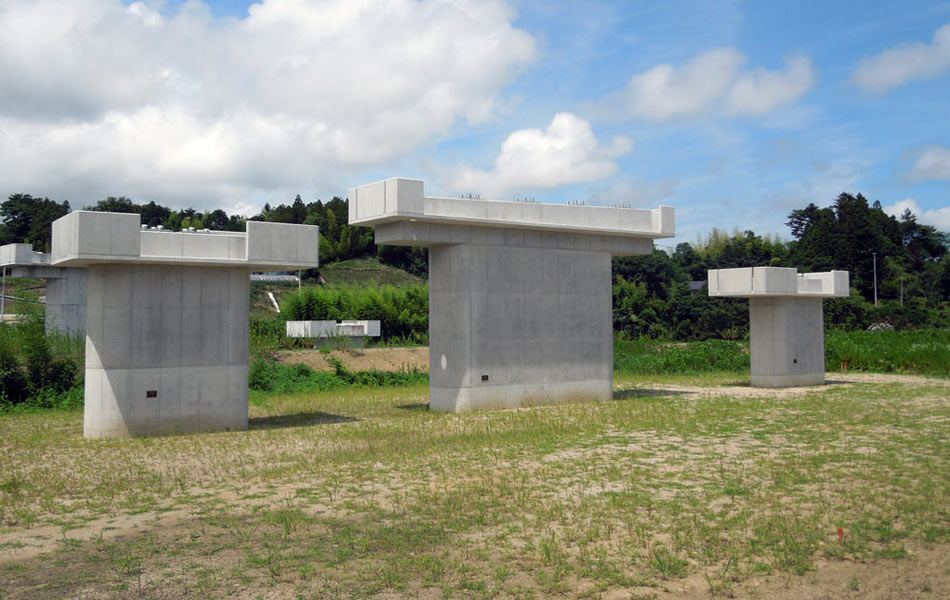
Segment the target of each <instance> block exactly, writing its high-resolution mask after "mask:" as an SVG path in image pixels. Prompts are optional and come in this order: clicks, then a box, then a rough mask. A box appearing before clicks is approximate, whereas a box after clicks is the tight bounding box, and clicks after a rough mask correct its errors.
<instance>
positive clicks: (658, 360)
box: [614, 337, 749, 375]
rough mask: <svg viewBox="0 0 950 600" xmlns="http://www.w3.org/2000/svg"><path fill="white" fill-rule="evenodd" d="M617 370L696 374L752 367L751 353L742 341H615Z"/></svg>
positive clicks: (645, 372) (656, 373) (624, 371)
mask: <svg viewBox="0 0 950 600" xmlns="http://www.w3.org/2000/svg"><path fill="white" fill-rule="evenodd" d="M614 369H615V370H617V371H620V372H623V373H630V374H635V375H661V374H674V373H675V374H681V375H695V374H698V373H712V372H716V371H726V372H730V373H741V372H743V371H748V370H749V352H748V350H747V349H746V346H745V345H744V344H742V343H740V342H733V341H726V340H706V341H703V342H688V343H686V342H683V343H669V342H658V341H656V340H652V339H650V338H646V337H644V338H640V339H636V340H616V341H614Z"/></svg>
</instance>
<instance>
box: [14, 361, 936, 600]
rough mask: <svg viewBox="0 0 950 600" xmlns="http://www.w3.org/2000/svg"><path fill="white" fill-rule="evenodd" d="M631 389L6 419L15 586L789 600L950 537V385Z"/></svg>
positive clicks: (259, 593) (197, 593)
mask: <svg viewBox="0 0 950 600" xmlns="http://www.w3.org/2000/svg"><path fill="white" fill-rule="evenodd" d="M703 377H707V376H703ZM742 379H743V377H742V376H741V375H733V376H732V379H731V380H730V383H732V384H735V383H738V382H740V381H741V380H742ZM628 381H629V383H628V384H627V385H626V386H625V387H624V388H622V389H620V390H618V394H617V396H618V399H617V400H615V401H613V402H602V403H582V404H571V405H560V406H549V407H543V408H536V409H527V410H517V411H496V412H487V413H479V414H464V415H446V414H438V413H432V412H429V411H427V410H426V407H425V402H426V387H425V386H424V385H407V386H400V387H391V388H376V387H363V388H346V389H340V390H333V391H329V392H310V393H305V394H293V395H282V394H269V395H267V396H262V397H261V398H260V401H259V402H257V403H256V404H255V405H253V406H252V407H251V415H250V416H251V418H250V430H249V431H245V432H222V433H212V434H201V435H178V436H176V435H172V436H164V437H157V438H141V439H133V440H98V441H95V442H94V443H92V442H90V441H89V440H83V439H81V437H80V433H81V428H82V423H81V420H82V419H81V415H79V414H78V413H76V412H66V411H48V412H47V413H45V414H15V415H10V414H6V415H0V439H2V443H3V447H4V449H5V452H4V453H3V456H2V457H0V461H2V462H0V522H3V523H4V528H3V530H2V531H0V548H3V549H4V550H6V551H7V552H6V553H4V554H3V555H2V556H3V558H2V559H0V596H2V597H4V598H7V599H14V598H35V597H64V598H73V597H100V596H102V597H179V596H189V597H192V596H194V597H202V598H226V597H233V596H241V597H249V598H256V597H264V598H267V597H290V598H295V597H299V598H305V599H308V600H309V599H311V598H324V597H340V598H365V597H373V596H383V597H388V598H407V597H437V598H438V597H465V598H487V597H508V598H546V597H552V596H557V597H594V598H596V597H600V596H602V595H608V593H609V594H611V595H618V596H619V595H627V596H634V595H639V597H644V598H646V597H653V595H661V594H662V592H663V590H665V589H672V588H677V587H678V586H680V585H683V584H684V583H686V581H687V580H684V579H682V578H683V577H691V578H692V579H690V580H689V581H691V582H692V583H690V585H697V584H696V583H695V582H697V581H698V582H700V583H699V584H698V585H702V582H703V581H705V582H706V584H707V585H708V586H709V589H710V590H711V591H714V592H715V593H716V594H717V595H720V596H725V597H728V596H730V595H731V594H733V593H736V594H737V595H740V596H745V595H748V592H749V590H750V589H751V590H752V591H755V592H756V593H759V594H760V595H761V596H762V597H770V596H771V594H770V591H773V592H774V593H775V594H778V593H784V594H785V595H788V594H789V593H793V592H789V591H788V590H787V589H786V586H792V587H791V589H792V590H794V589H795V587H794V586H796V585H798V583H797V582H799V581H801V580H799V579H797V578H798V577H799V575H800V574H805V578H806V579H808V578H810V577H811V576H812V575H813V573H814V569H816V568H817V567H818V565H819V564H820V563H821V562H826V561H834V562H836V563H839V564H840V562H841V561H843V562H844V563H846V564H851V565H858V564H862V563H865V562H874V563H875V566H874V568H875V569H886V568H892V569H895V570H901V569H906V568H911V567H912V566H913V564H916V561H915V562H914V563H906V562H905V563H902V564H901V565H900V566H896V567H895V566H891V567H889V566H888V565H889V564H891V563H889V561H890V560H892V559H893V558H894V557H901V556H905V555H908V554H909V553H912V554H913V555H914V556H918V557H921V561H922V562H923V564H930V563H926V561H925V560H924V558H922V557H930V558H928V559H927V560H936V559H935V557H937V556H940V553H941V552H945V548H946V547H947V546H946V545H947V544H948V543H950V517H948V515H947V511H946V498H947V497H948V495H950V479H948V477H947V476H946V475H945V474H946V473H948V472H950V454H948V452H947V445H946V440H947V439H948V436H950V430H948V424H950V402H948V398H950V394H948V390H950V388H948V387H947V386H948V384H947V383H946V382H944V381H934V382H923V381H921V382H917V383H913V382H911V383H901V384H898V383H887V382H881V381H874V382H866V383H862V382H861V381H860V380H858V382H857V383H854V384H852V385H847V386H835V387H831V388H823V389H820V390H815V391H811V392H808V393H795V394H787V395H779V394H777V393H776V392H774V391H761V393H760V392H759V391H755V390H750V389H749V388H744V387H741V386H739V387H736V386H735V385H726V386H719V387H706V388H704V390H703V391H702V392H701V393H698V392H696V391H695V390H694V391H689V390H690V389H692V388H690V387H689V386H695V385H705V386H708V385H709V382H710V381H716V382H720V380H718V379H716V378H714V377H707V380H705V381H704V380H703V378H702V377H699V378H697V377H690V378H688V379H687V380H685V381H688V382H689V386H685V387H684V386H682V385H679V386H677V380H676V379H675V378H668V379H667V385H666V386H654V385H653V381H654V378H653V377H652V376H651V377H639V378H637V377H632V378H630V379H629V380H628ZM677 390H680V391H677ZM940 473H944V475H940ZM839 528H841V530H842V532H843V533H842V537H841V538H840V539H839V536H838V529H839ZM885 559H886V560H885ZM933 564H938V563H933ZM902 572H903V571H902ZM696 576H699V577H696ZM850 577H851V575H850V574H849V575H847V577H846V578H845V579H843V580H841V581H840V582H839V584H838V585H839V587H840V589H842V590H843V589H845V588H846V586H847V585H848V578H850ZM902 578H906V577H904V576H902ZM860 583H861V586H860V587H861V592H862V593H865V592H866V591H867V590H868V589H869V584H868V583H866V582H865V579H864V578H862V579H861V580H860ZM748 586H751V587H748ZM934 589H935V590H937V589H938V588H936V587H935V588H934ZM697 593H703V591H702V590H701V589H700V590H699V591H698V592H697Z"/></svg>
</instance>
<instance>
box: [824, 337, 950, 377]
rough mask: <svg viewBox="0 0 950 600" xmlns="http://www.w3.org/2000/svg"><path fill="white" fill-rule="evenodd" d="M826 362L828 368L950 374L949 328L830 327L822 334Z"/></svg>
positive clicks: (831, 369)
mask: <svg viewBox="0 0 950 600" xmlns="http://www.w3.org/2000/svg"><path fill="white" fill-rule="evenodd" d="M825 362H826V367H827V369H828V370H829V371H833V370H837V369H839V368H848V369H852V370H857V371H873V372H877V373H891V372H896V373H916V374H920V375H931V376H935V377H950V329H921V330H910V331H889V330H882V331H847V332H844V331H832V332H829V333H828V335H827V336H825Z"/></svg>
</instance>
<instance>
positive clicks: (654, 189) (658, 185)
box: [587, 179, 678, 208]
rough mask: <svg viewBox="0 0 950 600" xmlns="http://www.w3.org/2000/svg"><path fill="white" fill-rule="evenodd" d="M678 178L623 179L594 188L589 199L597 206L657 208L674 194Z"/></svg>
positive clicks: (589, 201)
mask: <svg viewBox="0 0 950 600" xmlns="http://www.w3.org/2000/svg"><path fill="white" fill-rule="evenodd" d="M677 183H678V182H677V180H676V179H657V180H646V179H621V180H620V181H617V182H615V183H613V184H612V185H610V186H608V187H607V188H606V189H599V190H594V191H593V192H592V193H591V195H590V197H589V198H588V200H587V203H588V204H592V205H595V206H613V205H616V204H625V205H630V206H631V207H633V208H637V207H649V208H655V207H656V205H657V204H660V203H661V201H662V200H665V199H667V198H669V197H670V196H672V195H673V191H674V190H676V184H677Z"/></svg>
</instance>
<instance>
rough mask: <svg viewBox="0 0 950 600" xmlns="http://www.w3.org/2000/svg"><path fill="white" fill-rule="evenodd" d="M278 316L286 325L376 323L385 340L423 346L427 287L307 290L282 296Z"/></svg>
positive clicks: (426, 329)
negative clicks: (306, 322) (330, 321)
mask: <svg viewBox="0 0 950 600" xmlns="http://www.w3.org/2000/svg"><path fill="white" fill-rule="evenodd" d="M280 316H281V317H283V318H284V319H286V320H288V321H312V320H323V319H329V320H334V321H339V320H342V319H378V320H379V321H380V327H381V329H382V335H383V339H384V340H385V339H391V338H397V339H403V340H409V341H411V342H414V343H419V344H425V343H427V340H428V337H429V287H428V286H427V285H424V284H423V285H418V284H417V285H406V286H403V287H401V288H397V287H393V286H382V287H362V286H359V287H358V286H335V287H308V288H304V289H303V290H301V291H300V292H299V293H291V294H286V295H285V296H284V300H283V302H282V305H281V312H280Z"/></svg>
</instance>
